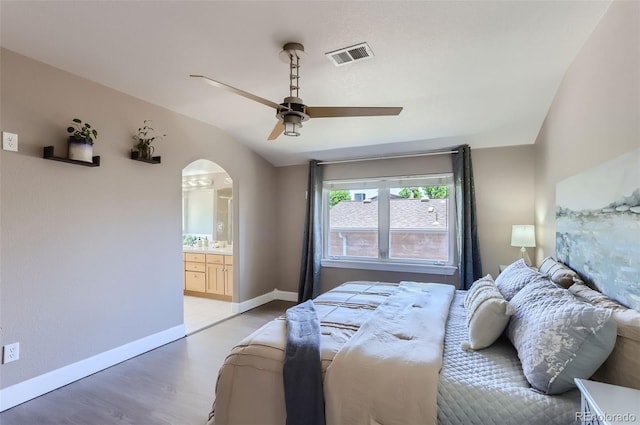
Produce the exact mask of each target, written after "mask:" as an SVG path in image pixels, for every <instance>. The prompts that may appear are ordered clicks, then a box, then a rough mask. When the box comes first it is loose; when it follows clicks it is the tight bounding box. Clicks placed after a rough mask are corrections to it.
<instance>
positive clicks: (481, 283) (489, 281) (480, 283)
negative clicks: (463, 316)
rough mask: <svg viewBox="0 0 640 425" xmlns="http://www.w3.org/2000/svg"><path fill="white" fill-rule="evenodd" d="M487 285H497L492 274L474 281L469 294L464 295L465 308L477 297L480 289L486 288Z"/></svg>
mask: <svg viewBox="0 0 640 425" xmlns="http://www.w3.org/2000/svg"><path fill="white" fill-rule="evenodd" d="M487 286H495V283H494V282H493V276H491V275H490V274H488V275H486V276H484V277H481V278H480V279H478V280H476V281H475V282H473V284H472V285H471V288H469V290H468V291H467V295H465V297H464V308H468V304H469V300H471V298H473V297H475V295H476V293H477V292H478V291H479V290H480V289H482V288H485V287H487Z"/></svg>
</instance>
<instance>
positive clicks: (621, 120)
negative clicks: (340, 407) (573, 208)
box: [535, 1, 640, 262]
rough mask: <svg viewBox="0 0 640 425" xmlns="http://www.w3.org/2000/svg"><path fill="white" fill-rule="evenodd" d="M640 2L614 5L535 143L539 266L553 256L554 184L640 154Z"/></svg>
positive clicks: (574, 65)
mask: <svg viewBox="0 0 640 425" xmlns="http://www.w3.org/2000/svg"><path fill="white" fill-rule="evenodd" d="M639 81H640V2H637V1H614V2H613V4H612V5H611V7H610V8H609V10H608V12H607V14H606V15H605V16H604V18H603V19H602V21H601V22H600V24H599V25H598V27H596V29H595V31H594V32H593V34H592V35H591V37H590V38H589V39H588V40H587V42H586V43H585V45H584V47H583V48H582V50H581V51H580V52H579V54H578V56H577V57H576V59H575V60H574V62H573V63H572V65H571V66H570V68H569V70H568V71H567V73H566V75H565V77H564V79H563V81H562V83H561V85H560V87H559V89H558V92H557V94H556V97H555V99H554V101H553V104H552V106H551V108H550V110H549V113H548V115H547V118H546V119H545V122H544V125H543V126H542V129H541V130H540V134H539V135H538V139H537V140H536V145H535V147H536V149H535V155H536V186H535V187H536V192H535V205H536V209H535V218H536V228H537V231H538V237H537V239H538V249H537V261H538V262H540V261H542V259H543V258H544V257H545V256H548V255H552V256H553V255H555V193H556V192H555V189H556V184H557V183H558V182H560V181H562V180H564V179H566V178H567V177H570V176H573V175H575V174H578V173H580V172H582V171H584V170H587V169H589V168H591V167H593V166H595V165H597V164H600V163H602V162H606V161H608V160H610V159H612V158H615V157H617V156H620V155H621V154H623V153H626V152H629V151H631V150H633V149H637V148H639V147H640V82H639Z"/></svg>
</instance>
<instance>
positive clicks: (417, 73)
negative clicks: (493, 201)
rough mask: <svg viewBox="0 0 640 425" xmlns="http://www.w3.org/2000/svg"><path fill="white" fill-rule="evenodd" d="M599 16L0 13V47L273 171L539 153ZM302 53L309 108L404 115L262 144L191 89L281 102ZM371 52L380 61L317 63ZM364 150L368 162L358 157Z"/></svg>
mask: <svg viewBox="0 0 640 425" xmlns="http://www.w3.org/2000/svg"><path fill="white" fill-rule="evenodd" d="M609 4H610V2H609V1H494V2H488V1H461V2H457V1H398V0H396V1H283V2H274V1H253V2H248V1H226V2H223V1H193V2H187V1H84V2H83V1H68V2H66V1H65V2H62V1H43V2H36V1H7V0H1V1H0V17H1V27H0V30H1V33H0V36H1V37H0V43H1V45H2V47H5V48H7V49H10V50H13V51H15V52H18V53H21V54H23V55H25V56H28V57H31V58H34V59H37V60H40V61H42V62H45V63H48V64H50V65H53V66H55V67H58V68H61V69H64V70H66V71H69V72H72V73H74V74H77V75H80V76H82V77H86V78H88V79H90V80H93V81H96V82H98V83H101V84H104V85H106V86H108V87H112V88H114V89H116V90H119V91H122V92H125V93H128V94H130V95H133V96H136V97H138V98H141V99H144V100H146V101H149V102H151V103H154V104H157V105H161V106H164V107H166V108H168V109H170V110H172V111H175V112H179V113H181V114H184V115H187V116H190V117H193V118H196V119H198V120H201V121H205V122H207V123H210V124H213V125H215V126H217V127H219V128H221V129H223V130H225V131H226V132H228V133H229V134H231V135H232V136H233V137H234V138H235V139H236V140H237V141H238V142H240V143H243V144H245V145H247V146H249V147H250V148H252V149H254V150H255V151H256V152H258V153H259V154H260V155H262V156H263V157H265V158H266V159H267V160H269V161H270V162H271V163H273V164H275V165H288V164H295V163H302V162H304V161H306V160H307V159H310V158H316V159H321V160H329V159H337V158H348V157H353V156H371V155H380V154H399V153H407V152H416V151H423V150H427V149H434V148H441V147H447V146H453V145H457V144H460V143H468V144H470V145H471V146H472V147H473V148H481V147H496V146H509V145H519V144H531V143H534V141H535V138H536V136H537V134H538V131H539V129H540V127H541V125H542V122H543V120H544V117H545V115H546V113H547V111H548V109H549V106H550V104H551V102H552V100H553V97H554V95H555V92H556V90H557V88H558V86H559V84H560V82H561V80H562V77H563V75H564V73H565V71H566V70H567V68H568V66H569V65H570V63H571V62H572V60H573V59H574V57H575V56H576V54H577V52H578V51H579V50H580V48H581V47H582V46H583V44H584V42H585V41H586V39H587V38H588V37H589V35H590V34H591V32H592V31H593V29H594V28H595V27H596V25H597V23H598V22H599V20H600V19H601V17H602V15H603V14H604V13H605V12H606V10H607V8H608V7H609ZM289 41H295V42H300V43H302V44H304V46H305V50H306V57H305V58H304V59H303V62H302V64H301V65H302V67H301V70H300V74H301V79H300V85H301V90H300V97H301V98H302V99H303V100H304V102H305V104H307V105H310V106H403V107H404V110H403V112H402V113H401V114H400V115H399V116H397V117H354V118H316V119H311V120H310V121H307V122H306V123H304V128H303V129H302V130H301V132H302V135H301V136H300V137H297V138H296V137H286V136H280V138H278V139H277V140H275V141H267V136H268V135H269V133H270V132H271V130H272V128H273V126H274V125H275V122H276V118H275V111H274V110H273V109H271V108H269V107H267V106H264V105H262V104H259V103H256V102H253V101H251V100H248V99H246V98H243V97H240V96H237V95H234V94H231V93H228V92H226V91H224V90H221V89H218V88H214V87H211V86H209V85H206V84H204V83H203V82H202V81H198V80H196V79H192V78H189V74H204V75H207V76H209V77H211V78H213V79H217V80H219V81H222V82H225V83H227V84H229V85H232V86H235V87H238V88H241V89H243V90H245V91H248V92H251V93H253V94H255V95H258V96H260V97H263V98H266V99H269V100H272V101H274V102H276V103H280V102H282V99H283V98H284V97H285V96H288V93H289V90H288V84H289V78H288V74H289V70H288V65H287V64H285V63H284V62H282V61H281V60H280V59H279V57H278V53H279V51H280V50H281V49H282V45H283V44H284V43H285V42H289ZM363 41H366V42H368V43H369V45H370V46H371V48H372V49H373V52H374V54H375V57H374V58H372V59H369V60H365V61H362V62H356V63H353V64H351V65H346V66H342V67H335V66H334V65H333V64H332V63H331V62H330V61H329V60H328V59H327V58H326V57H325V56H324V53H326V52H329V51H332V50H336V49H339V48H342V47H347V46H350V45H353V44H357V43H360V42H363ZM365 146H366V148H364V147H365Z"/></svg>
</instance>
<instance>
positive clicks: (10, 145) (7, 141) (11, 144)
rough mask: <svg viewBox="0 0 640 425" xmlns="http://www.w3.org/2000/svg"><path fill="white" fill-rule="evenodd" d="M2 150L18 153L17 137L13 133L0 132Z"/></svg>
mask: <svg viewBox="0 0 640 425" xmlns="http://www.w3.org/2000/svg"><path fill="white" fill-rule="evenodd" d="M2 149H4V150H5V151H13V152H18V135H17V134H15V133H8V132H6V131H3V132H2Z"/></svg>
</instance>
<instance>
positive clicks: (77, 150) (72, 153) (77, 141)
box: [67, 118, 98, 162]
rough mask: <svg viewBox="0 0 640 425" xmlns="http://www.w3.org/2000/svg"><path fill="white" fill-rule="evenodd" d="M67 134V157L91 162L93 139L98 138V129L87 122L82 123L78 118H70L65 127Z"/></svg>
mask: <svg viewBox="0 0 640 425" xmlns="http://www.w3.org/2000/svg"><path fill="white" fill-rule="evenodd" d="M67 132H68V133H69V134H71V136H69V153H68V155H67V156H68V158H69V159H73V160H76V161H84V162H91V161H92V159H93V141H94V140H95V139H97V138H98V130H96V129H95V128H93V127H92V126H91V124H89V123H88V122H85V123H83V122H82V120H80V119H79V118H74V119H73V120H72V124H71V126H69V127H67Z"/></svg>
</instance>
